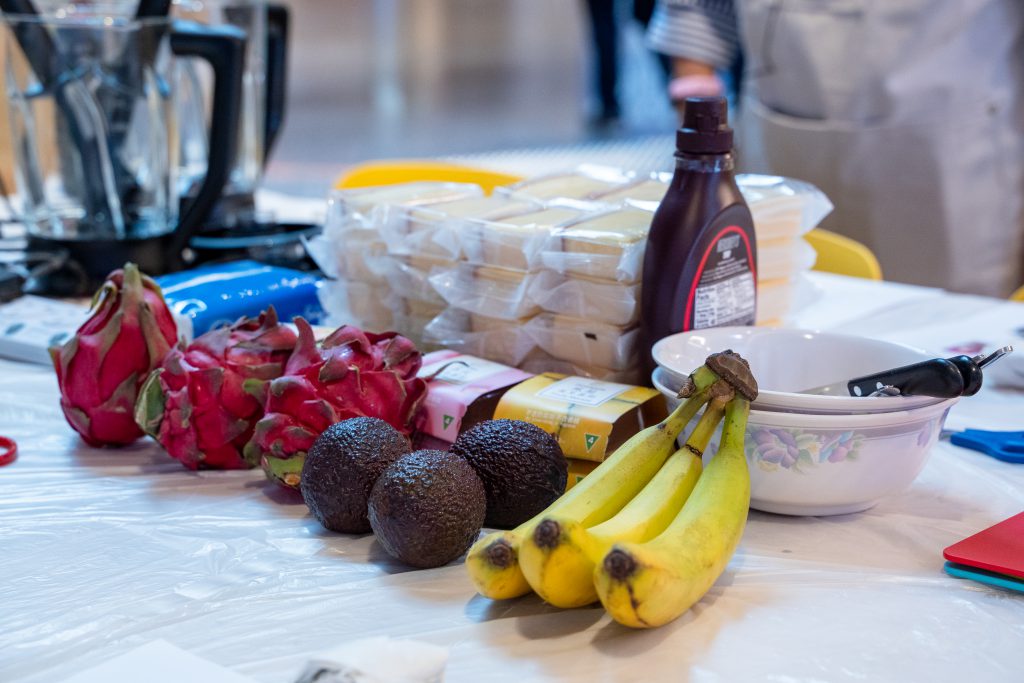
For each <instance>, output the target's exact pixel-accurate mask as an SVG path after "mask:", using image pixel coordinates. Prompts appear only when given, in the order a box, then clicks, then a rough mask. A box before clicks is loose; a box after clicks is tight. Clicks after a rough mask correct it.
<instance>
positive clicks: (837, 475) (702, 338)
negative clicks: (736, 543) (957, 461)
mask: <svg viewBox="0 0 1024 683" xmlns="http://www.w3.org/2000/svg"><path fill="white" fill-rule="evenodd" d="M725 349H732V350H733V351H736V352H737V353H739V354H740V355H741V356H743V358H745V359H746V360H747V361H748V362H749V363H750V368H751V370H752V371H753V373H754V376H755V377H756V378H757V381H758V384H759V387H760V393H759V395H758V398H757V400H756V401H754V403H753V404H752V405H751V411H750V419H749V421H748V425H747V439H746V451H747V460H748V463H749V465H750V479H751V482H750V483H751V501H750V506H751V507H752V508H755V509H757V510H762V511H765V512H774V513H779V514H786V515H837V514H846V513H851V512H859V511H861V510H866V509H868V508H870V507H872V506H874V505H875V504H876V503H878V502H879V500H881V499H882V498H883V497H885V496H887V495H890V494H893V493H897V492H899V491H902V490H903V489H905V488H906V487H907V486H908V485H909V484H910V483H911V482H912V481H913V480H914V478H915V477H916V476H917V475H918V473H919V472H920V471H921V469H922V468H923V467H924V465H925V462H926V461H927V459H928V456H929V454H930V452H931V450H932V448H933V446H934V445H935V443H936V442H937V441H938V439H939V435H940V433H941V431H942V425H943V423H944V421H945V419H946V415H947V414H948V413H949V409H950V408H951V407H952V406H953V405H954V404H955V403H956V402H957V400H959V399H957V398H952V399H940V398H933V397H928V396H884V397H853V396H844V395H836V394H832V395H828V394H819V393H808V392H809V391H811V390H815V389H818V388H820V387H825V386H828V385H834V384H837V383H840V382H842V381H845V380H849V379H853V378H854V377H862V376H865V375H869V374H873V373H876V372H880V371H883V370H888V369H891V368H896V367H899V366H903V365H909V364H911V363H917V362H920V361H923V360H929V359H931V358H933V356H932V355H931V354H928V353H926V352H924V351H922V350H919V349H915V348H912V347H909V346H903V345H900V344H893V343H890V342H883V341H878V340H873V339H867V338H863V337H856V336H850V335H841V334H829V333H823V332H810V331H804V330H792V329H770V328H753V327H722V328H715V329H707V330H699V331H695V332H686V333H682V334H676V335H672V336H670V337H666V338H665V339H662V340H661V341H659V342H658V343H657V344H655V346H654V349H653V356H654V361H655V363H656V364H657V368H656V369H655V371H654V374H653V377H652V381H653V383H654V386H655V387H656V388H658V389H659V390H660V391H661V392H662V393H663V394H665V396H666V398H667V399H668V401H669V405H670V407H675V405H677V404H678V399H676V393H677V391H678V389H679V387H680V386H681V384H682V382H683V379H684V378H685V377H686V376H687V375H689V373H690V372H692V371H693V370H695V369H696V368H698V367H699V366H700V365H702V364H703V363H704V359H705V358H707V356H708V355H710V354H712V353H714V352H716V351H722V350H725ZM709 450H710V449H709ZM712 452H713V451H712Z"/></svg>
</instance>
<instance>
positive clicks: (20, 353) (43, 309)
mask: <svg viewBox="0 0 1024 683" xmlns="http://www.w3.org/2000/svg"><path fill="white" fill-rule="evenodd" d="M88 316H89V309H88V308H87V307H86V306H83V305H81V304H77V303H71V302H67V301H56V300H54V299H46V298H43V297H40V296H32V295H27V296H23V297H20V298H18V299H15V300H14V301H10V302H8V303H5V304H3V305H0V357H3V358H12V359H14V360H20V361H25V362H27V363H38V364H40V365H50V364H51V363H52V362H53V361H51V360H50V353H49V351H48V349H49V348H50V347H51V346H55V345H59V344H63V343H64V342H66V341H67V340H68V339H70V338H71V337H72V335H74V333H75V330H77V329H78V327H79V326H80V325H81V324H82V323H84V322H85V320H86V318H87V317H88Z"/></svg>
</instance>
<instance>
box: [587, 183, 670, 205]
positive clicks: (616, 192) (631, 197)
mask: <svg viewBox="0 0 1024 683" xmlns="http://www.w3.org/2000/svg"><path fill="white" fill-rule="evenodd" d="M668 180H669V178H660V177H651V178H643V179H641V180H637V181H634V182H632V183H630V184H629V185H626V186H625V187H619V188H615V189H613V190H610V191H609V192H605V193H603V194H599V195H597V196H596V197H595V198H596V199H598V200H599V201H602V202H609V203H619V202H644V203H647V204H650V203H653V204H654V205H655V206H657V205H658V204H659V203H661V200H662V199H663V198H664V197H665V192H666V191H667V190H668Z"/></svg>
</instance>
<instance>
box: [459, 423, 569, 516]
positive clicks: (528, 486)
mask: <svg viewBox="0 0 1024 683" xmlns="http://www.w3.org/2000/svg"><path fill="white" fill-rule="evenodd" d="M451 452H452V453H454V454H456V455H460V456H462V457H463V458H465V459H466V460H467V461H468V462H469V464H470V465H472V466H473V469H474V470H476V473H477V474H478V475H479V476H480V480H481V481H482V482H483V483H484V491H485V492H486V493H487V518H486V519H485V520H484V523H485V524H486V525H487V526H489V527H497V528H501V529H510V528H512V527H515V526H519V525H520V524H522V523H523V522H525V521H526V520H528V519H530V518H531V517H533V516H535V515H537V514H539V513H540V512H542V511H543V510H544V509H545V508H547V506H548V505H550V504H551V503H553V502H554V501H555V499H556V498H558V497H559V496H561V495H562V494H563V493H565V482H566V478H567V476H568V463H567V462H566V459H565V456H564V455H563V454H562V447H561V446H559V445H558V441H557V440H556V439H555V437H553V436H551V435H550V434H548V433H547V432H545V431H544V430H543V429H541V428H540V427H537V426H535V425H532V424H530V423H529V422H523V421H521V420H487V421H486V422H481V423H480V424H478V425H476V426H475V427H472V428H471V429H468V430H467V431H465V432H463V433H462V434H460V435H459V437H458V438H457V439H455V443H453V444H452V447H451Z"/></svg>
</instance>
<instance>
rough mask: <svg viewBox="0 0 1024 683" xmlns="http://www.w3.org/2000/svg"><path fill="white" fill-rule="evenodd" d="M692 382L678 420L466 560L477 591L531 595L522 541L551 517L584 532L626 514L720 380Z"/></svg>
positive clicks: (643, 434) (645, 433)
mask: <svg viewBox="0 0 1024 683" xmlns="http://www.w3.org/2000/svg"><path fill="white" fill-rule="evenodd" d="M690 379H691V380H692V382H691V384H690V392H691V393H690V395H689V398H687V400H686V401H684V402H683V403H681V404H680V405H679V406H678V407H677V408H676V409H675V410H674V411H672V414H671V415H669V416H668V417H667V418H665V419H664V420H662V421H661V422H659V423H658V424H656V425H652V426H650V427H648V428H646V429H644V430H641V431H640V432H638V433H637V434H635V435H634V436H633V437H631V438H630V439H629V440H628V441H626V443H624V444H622V445H621V446H619V448H618V449H616V451H615V452H614V453H613V454H612V455H611V456H610V457H609V458H608V459H607V460H605V461H604V462H602V463H601V464H600V465H598V467H597V469H595V470H594V471H593V472H591V473H590V474H588V475H587V476H586V478H585V479H583V481H581V482H580V483H578V484H576V485H575V486H574V487H572V488H571V489H570V490H569V491H568V492H566V493H565V495H563V496H562V497H561V498H559V499H558V500H556V501H555V502H554V503H552V504H551V505H550V506H548V508H547V509H546V510H545V511H544V512H542V513H540V514H539V515H537V516H536V517H533V518H532V519H530V520H527V521H526V522H524V523H523V524H521V525H519V526H518V527H516V528H515V529H512V530H511V531H496V532H494V533H491V534H488V535H487V536H484V537H483V538H481V539H480V540H479V541H477V542H476V543H475V544H474V545H473V547H472V548H470V549H469V553H468V554H467V555H466V569H467V570H468V571H469V576H470V579H471V580H472V581H473V585H474V586H475V587H476V589H477V591H478V592H479V593H480V594H481V595H483V596H485V597H488V598H491V599H492V600H506V599H508V598H515V597H519V596H520V595H525V594H527V593H529V592H530V584H529V583H527V581H526V578H525V577H524V576H523V573H522V570H521V569H520V567H519V548H520V545H521V543H522V540H523V539H524V538H526V537H528V536H529V535H530V534H532V533H533V529H534V527H535V526H536V525H537V523H538V522H540V520H541V519H543V517H544V516H545V515H548V514H556V513H557V514H559V515H561V516H563V517H565V518H566V519H571V520H574V521H576V522H579V523H580V524H582V525H584V526H593V525H595V524H600V523H601V522H603V521H605V520H606V519H609V518H610V517H611V516H612V515H614V514H615V513H616V512H618V511H619V510H621V509H622V507H623V506H624V505H625V504H626V503H627V502H629V501H630V500H631V499H632V498H633V496H635V495H636V494H637V492H638V491H639V490H640V489H641V488H642V487H643V486H644V485H645V484H646V483H647V482H648V481H650V479H651V477H653V476H654V474H655V473H656V472H657V471H658V469H659V468H660V467H661V466H662V464H663V463H664V462H665V460H666V459H667V458H668V457H669V455H671V454H672V452H673V451H674V450H675V448H674V446H675V442H676V438H678V436H679V434H680V432H682V431H683V429H684V428H685V427H686V425H687V424H689V422H690V420H692V419H693V416H694V415H696V414H697V411H698V410H700V408H701V407H702V406H703V405H704V404H705V403H706V402H707V400H708V388H709V387H710V386H711V385H712V384H714V383H715V381H716V380H717V379H718V377H717V375H715V373H713V372H712V371H711V370H709V369H708V368H707V367H705V366H701V367H700V368H698V369H697V370H696V371H694V373H693V375H691V377H690Z"/></svg>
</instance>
